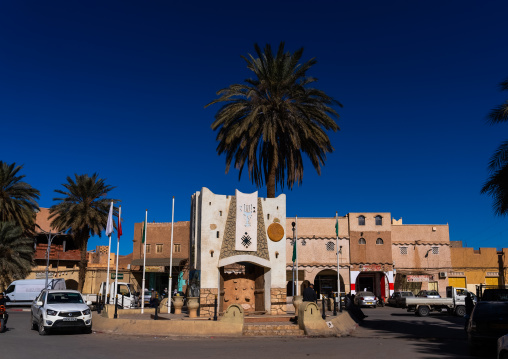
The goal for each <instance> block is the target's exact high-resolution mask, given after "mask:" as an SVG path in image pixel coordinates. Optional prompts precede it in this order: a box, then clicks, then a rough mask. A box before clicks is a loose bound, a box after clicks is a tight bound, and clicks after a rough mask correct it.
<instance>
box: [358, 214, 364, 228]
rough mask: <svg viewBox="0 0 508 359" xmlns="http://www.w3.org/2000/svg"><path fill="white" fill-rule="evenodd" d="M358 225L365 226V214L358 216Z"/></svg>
mask: <svg viewBox="0 0 508 359" xmlns="http://www.w3.org/2000/svg"><path fill="white" fill-rule="evenodd" d="M358 225H359V226H365V216H359V217H358Z"/></svg>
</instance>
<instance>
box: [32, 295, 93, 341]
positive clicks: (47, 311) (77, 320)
mask: <svg viewBox="0 0 508 359" xmlns="http://www.w3.org/2000/svg"><path fill="white" fill-rule="evenodd" d="M91 304H92V302H90V301H89V302H86V303H85V302H84V300H83V297H82V296H81V293H80V292H78V291H77V290H43V291H42V292H41V293H40V294H39V295H38V296H37V298H35V300H34V301H33V302H32V308H31V314H30V327H31V329H33V330H37V329H39V334H40V335H46V334H48V333H49V332H50V330H52V329H57V328H58V329H60V328H61V329H65V328H78V329H82V330H83V331H84V332H85V333H91V332H92V312H91V311H90V308H89V307H88V306H89V305H91Z"/></svg>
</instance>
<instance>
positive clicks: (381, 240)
mask: <svg viewBox="0 0 508 359" xmlns="http://www.w3.org/2000/svg"><path fill="white" fill-rule="evenodd" d="M376 244H384V242H383V239H382V238H378V239H376Z"/></svg>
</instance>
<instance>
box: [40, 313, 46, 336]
mask: <svg viewBox="0 0 508 359" xmlns="http://www.w3.org/2000/svg"><path fill="white" fill-rule="evenodd" d="M47 334H48V330H47V329H46V328H44V319H42V317H41V319H40V320H39V335H47Z"/></svg>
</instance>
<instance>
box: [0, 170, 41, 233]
mask: <svg viewBox="0 0 508 359" xmlns="http://www.w3.org/2000/svg"><path fill="white" fill-rule="evenodd" d="M22 168H23V166H16V164H15V163H12V164H10V165H9V164H7V163H5V162H3V161H0V222H14V223H15V224H17V225H18V226H20V227H21V230H23V231H24V232H26V233H29V232H32V231H33V230H34V224H35V214H36V212H37V211H38V210H39V206H38V205H37V200H38V199H39V195H40V192H39V191H38V190H36V189H35V188H32V186H30V185H29V184H28V183H26V182H23V181H22V179H23V178H24V177H25V176H24V175H19V173H18V172H19V171H20V170H21V169H22Z"/></svg>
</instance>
